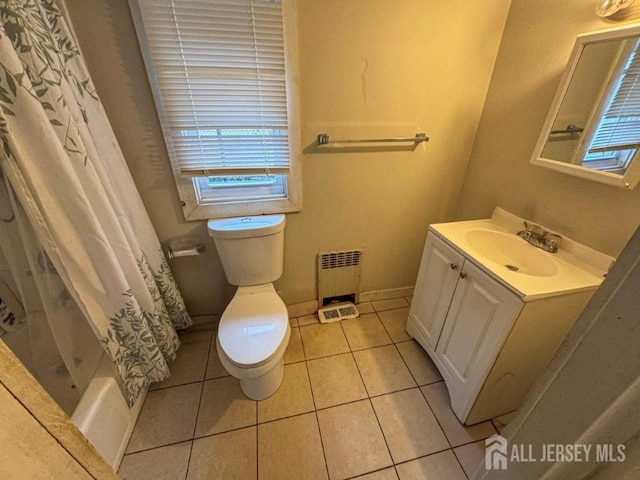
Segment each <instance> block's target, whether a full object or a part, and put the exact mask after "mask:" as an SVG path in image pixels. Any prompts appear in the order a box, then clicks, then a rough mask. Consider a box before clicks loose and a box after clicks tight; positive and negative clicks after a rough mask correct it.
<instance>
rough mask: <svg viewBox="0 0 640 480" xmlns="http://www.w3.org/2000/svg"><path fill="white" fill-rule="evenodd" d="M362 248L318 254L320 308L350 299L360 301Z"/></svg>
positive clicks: (354, 301)
mask: <svg viewBox="0 0 640 480" xmlns="http://www.w3.org/2000/svg"><path fill="white" fill-rule="evenodd" d="M361 258H362V250H343V251H340V252H324V253H323V252H321V253H319V254H318V308H319V309H320V308H322V307H324V306H326V305H327V304H330V303H332V302H335V300H336V299H343V300H344V299H349V300H351V301H352V302H353V303H358V296H359V295H360V260H361Z"/></svg>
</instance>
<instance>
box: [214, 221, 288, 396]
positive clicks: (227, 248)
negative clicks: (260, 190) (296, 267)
mask: <svg viewBox="0 0 640 480" xmlns="http://www.w3.org/2000/svg"><path fill="white" fill-rule="evenodd" d="M284 225H285V216H284V215H261V216H254V217H241V218H225V219H220V220H209V222H208V223H207V226H208V228H209V235H211V236H212V237H213V239H214V241H215V244H216V249H217V250H218V255H219V256H220V260H221V261H222V268H223V269H224V273H225V275H226V277H227V280H228V281H229V283H231V284H232V285H237V286H238V290H237V291H236V294H235V295H234V297H233V299H232V300H231V303H229V305H228V306H227V308H226V309H225V311H224V313H223V314H222V318H221V319H220V325H219V327H218V335H217V340H216V342H217V349H218V357H220V362H222V365H223V366H224V368H225V369H226V370H227V372H229V373H230V374H231V375H233V376H234V377H236V378H238V379H239V380H240V387H241V388H242V391H243V392H244V394H245V395H246V396H247V397H249V398H251V399H253V400H262V399H265V398H267V397H269V396H271V395H273V394H274V393H275V392H276V390H278V387H279V386H280V384H281V383H282V377H283V375H284V361H283V356H284V352H285V350H286V348H287V345H288V344H289V337H290V335H291V327H290V326H289V316H288V313H287V307H286V306H285V304H284V302H283V301H282V299H281V298H280V297H279V296H278V294H277V293H276V291H275V288H274V287H273V283H272V282H274V281H276V280H277V279H278V278H280V276H281V275H282V264H283V257H284Z"/></svg>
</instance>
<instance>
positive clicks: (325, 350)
mask: <svg viewBox="0 0 640 480" xmlns="http://www.w3.org/2000/svg"><path fill="white" fill-rule="evenodd" d="M300 335H301V336H302V345H303V347H304V354H305V355H306V357H307V360H310V359H313V358H320V357H326V356H329V355H337V354H338V353H347V352H348V351H349V344H348V343H347V339H346V338H345V336H344V333H342V327H341V326H340V324H339V323H337V322H336V323H323V324H321V323H318V324H317V325H309V326H306V327H300Z"/></svg>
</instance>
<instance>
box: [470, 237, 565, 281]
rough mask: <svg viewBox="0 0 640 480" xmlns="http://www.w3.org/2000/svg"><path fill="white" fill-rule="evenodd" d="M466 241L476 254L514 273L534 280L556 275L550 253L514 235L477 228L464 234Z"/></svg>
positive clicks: (556, 268) (554, 263)
mask: <svg viewBox="0 0 640 480" xmlns="http://www.w3.org/2000/svg"><path fill="white" fill-rule="evenodd" d="M466 240H467V242H468V243H469V245H470V246H471V247H472V248H473V249H475V250H476V251H477V252H478V253H479V254H481V255H483V256H484V257H486V258H488V259H489V260H492V261H494V262H496V263H499V264H501V265H503V266H505V267H506V268H508V269H509V270H512V271H514V272H518V273H521V274H523V275H532V276H536V277H551V276H553V275H555V274H556V273H557V272H558V266H557V264H556V262H555V261H554V260H553V259H552V258H550V255H552V254H550V253H546V252H543V251H542V250H539V249H538V248H536V247H534V246H532V245H530V244H529V243H527V242H526V241H525V240H523V239H522V238H520V237H518V236H517V235H515V234H510V233H503V232H497V231H493V230H484V229H482V230H480V229H476V230H470V231H468V232H467V233H466Z"/></svg>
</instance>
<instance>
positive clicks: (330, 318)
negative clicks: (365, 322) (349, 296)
mask: <svg viewBox="0 0 640 480" xmlns="http://www.w3.org/2000/svg"><path fill="white" fill-rule="evenodd" d="M359 315H360V313H359V312H358V309H357V308H356V306H355V305H354V304H353V303H351V302H348V303H339V304H336V305H330V306H328V307H325V308H321V309H320V310H318V318H320V322H321V323H329V322H339V321H340V320H345V319H347V318H356V317H358V316H359Z"/></svg>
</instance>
